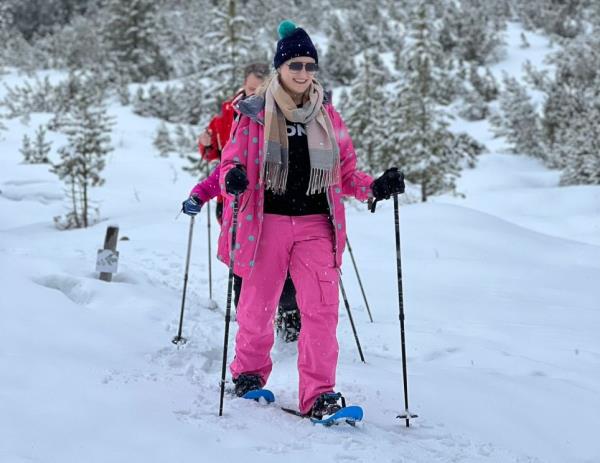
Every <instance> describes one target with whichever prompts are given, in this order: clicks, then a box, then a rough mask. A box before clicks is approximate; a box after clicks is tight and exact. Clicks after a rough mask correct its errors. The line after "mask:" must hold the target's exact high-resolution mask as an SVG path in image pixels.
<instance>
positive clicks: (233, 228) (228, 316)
mask: <svg viewBox="0 0 600 463" xmlns="http://www.w3.org/2000/svg"><path fill="white" fill-rule="evenodd" d="M238 200H239V194H236V195H235V199H234V200H233V223H232V226H231V253H230V255H229V277H228V281H227V307H226V309H225V339H224V341H223V365H222V368H221V398H220V400H219V416H223V397H224V395H225V372H226V369H227V344H228V342H229V322H230V321H231V292H232V289H233V262H234V253H235V238H236V234H237V219H238Z"/></svg>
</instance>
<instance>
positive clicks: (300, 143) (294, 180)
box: [264, 121, 329, 216]
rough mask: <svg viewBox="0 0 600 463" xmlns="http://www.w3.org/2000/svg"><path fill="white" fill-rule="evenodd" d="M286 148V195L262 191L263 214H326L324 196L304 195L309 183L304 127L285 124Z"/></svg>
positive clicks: (326, 207) (289, 123)
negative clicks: (287, 158)
mask: <svg viewBox="0 0 600 463" xmlns="http://www.w3.org/2000/svg"><path fill="white" fill-rule="evenodd" d="M286 125H287V134H288V147H289V153H290V155H289V165H288V178H287V185H286V188H285V193H284V194H281V195H278V194H275V193H273V192H272V191H271V190H265V206H264V212H265V214H279V215H293V216H297V215H309V214H329V204H328V202H327V194H326V193H317V194H314V195H310V196H309V195H307V194H306V191H307V190H308V181H309V179H310V157H309V154H308V137H307V136H306V129H305V126H304V124H299V123H295V122H289V121H286Z"/></svg>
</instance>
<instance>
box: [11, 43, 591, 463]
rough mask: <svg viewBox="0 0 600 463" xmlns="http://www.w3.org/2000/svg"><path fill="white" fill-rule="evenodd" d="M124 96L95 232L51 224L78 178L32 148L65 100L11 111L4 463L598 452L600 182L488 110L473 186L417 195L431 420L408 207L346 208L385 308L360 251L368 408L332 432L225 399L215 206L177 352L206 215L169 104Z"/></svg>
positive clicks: (286, 375)
mask: <svg viewBox="0 0 600 463" xmlns="http://www.w3.org/2000/svg"><path fill="white" fill-rule="evenodd" d="M513 35H515V34H513ZM532 46H533V43H532ZM507 63H509V64H510V66H513V64H514V63H513V62H512V59H509V60H507ZM4 78H10V79H13V80H12V82H14V79H15V77H14V75H9V76H4ZM111 113H112V114H113V115H114V116H115V117H117V126H116V127H115V130H114V132H113V144H114V146H115V148H116V149H115V151H114V152H113V153H111V154H110V156H109V159H108V163H107V168H106V170H105V177H106V179H107V181H106V184H105V186H104V187H102V188H100V189H97V190H95V191H94V192H93V196H92V197H93V198H94V199H95V200H97V201H98V203H99V206H100V209H101V213H102V216H103V217H105V218H106V220H105V221H103V222H101V223H99V224H97V225H95V226H93V227H91V228H89V229H87V230H75V231H58V230H56V229H55V228H54V226H53V221H52V218H53V217H54V216H55V215H58V214H60V213H61V212H63V204H62V196H63V192H62V186H61V184H60V183H59V182H58V181H57V180H56V178H55V176H54V175H52V174H50V173H48V171H47V167H46V166H31V165H23V164H20V158H21V156H20V154H19V152H18V148H19V146H20V140H21V137H22V135H23V133H29V134H33V132H34V131H35V128H36V127H37V125H38V124H39V123H41V122H45V121H46V120H47V118H48V116H47V115H34V116H33V117H32V118H31V121H30V122H29V125H28V126H25V125H23V124H22V123H21V122H20V121H18V120H11V121H5V125H6V126H7V127H8V131H6V132H0V137H3V139H2V140H1V141H0V190H1V193H0V367H1V372H2V376H1V380H0V462H2V463H21V462H36V463H50V462H57V463H68V462H81V461H85V462H102V463H106V462H144V463H150V462H152V463H154V462H156V463H159V462H166V461H174V460H180V459H181V460H184V461H187V460H191V459H193V460H198V461H224V462H227V461H260V462H261V463H265V462H280V461H283V460H285V461H289V462H296V461H298V462H300V461H307V460H309V459H315V458H318V459H319V461H336V462H345V461H361V462H362V461H365V462H366V461H369V462H376V461H377V462H444V463H446V462H494V463H506V462H544V463H546V462H557V463H558V462H561V463H563V462H578V463H583V462H586V463H592V462H598V461H600V443H599V441H598V439H597V438H596V437H594V436H596V435H597V432H598V431H597V430H598V429H599V428H600V417H599V414H598V411H599V410H600V336H599V335H598V333H599V331H600V286H599V285H598V282H599V281H600V188H599V187H569V188H562V187H561V188H559V187H558V186H557V184H558V174H557V173H556V172H552V171H548V170H547V169H545V168H544V167H543V166H542V165H540V164H539V163H537V162H536V161H534V160H531V159H529V158H526V157H523V156H516V155H508V154H503V147H502V143H501V140H492V139H491V138H490V135H489V131H488V127H487V125H486V124H485V123H482V124H464V128H466V129H467V130H469V132H470V133H472V134H475V135H476V136H477V137H478V139H480V140H481V141H483V142H485V143H486V144H487V145H488V147H489V148H490V150H491V153H490V154H487V155H484V156H482V158H481V160H480V163H479V166H478V167H477V168H476V169H474V170H469V171H466V172H465V173H464V175H463V177H462V178H461V180H460V182H459V185H458V186H459V190H460V191H461V192H462V193H464V194H466V198H464V199H462V198H456V197H439V198H434V200H432V201H431V202H430V203H427V204H413V205H408V206H403V207H402V208H401V219H400V220H401V229H402V231H401V235H402V236H401V239H402V257H403V261H402V264H403V272H404V292H405V307H406V332H407V351H408V371H409V396H410V405H411V409H412V411H413V412H416V413H418V414H419V416H420V417H419V418H418V419H416V420H415V421H414V422H413V425H412V427H411V428H408V429H407V428H406V427H404V422H403V421H400V420H397V419H396V415H397V414H398V413H400V412H402V411H403V396H402V371H401V360H400V359H401V356H400V333H399V324H398V308H397V292H396V273H395V271H396V270H395V258H394V249H395V244H394V228H393V227H394V225H393V207H392V204H391V203H384V204H382V205H381V206H378V210H377V213H376V214H371V213H369V212H367V211H366V210H365V208H364V206H360V207H356V208H355V207H349V208H348V215H349V217H348V221H349V238H350V240H351V244H352V246H353V249H354V252H355V256H356V259H357V261H358V263H359V265H360V271H361V276H362V278H363V282H364V285H365V289H366V292H367V295H368V297H369V303H370V306H371V310H372V312H373V317H374V319H375V323H373V324H371V323H369V321H368V317H367V314H366V310H365V308H364V306H363V303H362V300H361V296H360V292H359V289H358V285H357V283H356V280H355V277H354V274H353V269H352V266H351V262H350V259H349V258H348V257H349V256H346V262H345V265H344V283H345V286H346V289H347V292H348V297H349V300H350V303H351V305H352V307H353V310H354V318H355V321H356V322H357V328H358V333H359V336H360V340H361V343H362V347H363V350H364V353H365V357H366V361H367V363H366V364H362V363H361V362H360V360H359V358H358V354H357V351H356V346H355V344H354V338H353V336H352V331H351V329H350V324H349V322H348V319H347V316H346V315H345V310H344V309H343V306H341V307H340V324H339V329H338V337H339V340H340V362H339V366H338V388H339V390H340V391H342V392H343V393H344V394H345V395H346V397H347V398H348V400H349V401H350V402H353V403H358V404H361V405H363V407H364V409H365V419H364V421H363V422H362V423H361V424H360V425H359V426H357V428H350V427H348V426H339V427H335V428H330V429H325V428H321V427H317V426H314V425H311V424H310V423H308V422H306V421H304V420H301V419H298V418H296V417H293V416H291V415H287V414H284V413H282V412H281V411H280V410H279V409H278V407H277V406H275V405H271V406H264V405H259V404H255V403H248V402H247V401H243V400H240V399H237V400H234V399H231V398H228V399H227V400H226V403H225V414H224V416H223V417H218V416H217V414H218V399H219V395H218V392H219V387H218V382H219V378H220V367H221V355H222V343H223V329H224V321H223V307H224V306H225V292H226V270H227V269H226V268H225V267H224V266H223V265H222V264H220V263H219V262H217V261H216V259H213V272H214V279H215V283H214V299H215V300H216V302H217V303H218V306H219V308H218V309H216V310H211V309H209V299H208V278H207V239H206V227H205V224H206V219H205V217H206V215H205V214H202V216H201V218H200V220H198V221H197V227H196V232H195V234H194V246H193V250H192V264H191V269H190V288H189V291H188V301H187V309H186V310H187V312H186V317H185V322H184V335H185V336H187V337H188V339H189V342H188V344H187V345H186V346H185V347H184V348H182V349H179V350H178V349H176V348H175V347H174V346H173V345H172V344H171V342H170V341H171V338H172V337H173V336H174V335H175V334H176V331H177V324H178V317H179V308H180V297H181V288H182V283H183V272H184V263H185V262H184V260H185V251H186V244H187V233H188V227H189V219H188V218H187V217H185V216H180V217H179V218H178V219H177V220H175V217H176V214H177V211H178V209H179V205H180V201H181V200H183V199H184V198H185V197H186V195H187V193H188V191H189V189H190V188H191V186H192V184H193V179H192V178H191V177H190V176H188V174H186V173H183V172H182V171H181V165H182V161H181V160H180V159H179V158H177V157H175V156H173V157H171V158H166V159H165V158H160V157H158V155H157V153H156V152H155V150H154V148H153V147H152V138H153V134H154V131H155V128H156V126H157V125H158V121H157V120H153V119H143V118H140V117H137V116H135V115H133V114H132V113H131V111H130V109H128V108H123V107H121V106H119V105H117V104H114V105H112V106H111ZM53 136H54V137H55V138H53V140H54V145H53V149H56V148H57V147H58V146H59V145H60V143H62V140H61V139H59V138H58V136H55V135H53ZM213 210H214V209H213ZM113 223H116V224H118V225H119V227H120V236H127V237H128V238H129V240H126V241H119V244H118V249H119V251H120V264H119V273H118V274H117V276H116V277H115V281H113V282H112V283H104V282H101V281H99V280H98V279H97V274H96V273H95V272H94V266H95V256H96V250H97V249H98V248H100V247H101V245H102V242H103V239H104V232H105V229H106V226H107V225H108V224H113ZM213 225H214V220H213ZM212 232H213V249H214V246H215V240H216V236H217V232H218V230H217V228H216V227H214V226H213V229H212ZM234 333H235V324H233V326H232V335H233V334H234ZM231 348H232V345H231V346H230V359H231V352H232V349H231ZM273 356H274V360H275V368H274V371H273V374H272V377H271V380H270V383H269V387H270V388H271V389H272V390H273V391H274V392H275V393H276V395H277V399H278V401H277V403H278V405H283V406H292V407H293V406H295V404H296V396H297V373H296V348H295V345H293V344H291V345H290V344H283V343H281V342H279V341H278V342H277V343H276V346H275V348H274V351H273Z"/></svg>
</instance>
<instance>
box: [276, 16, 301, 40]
mask: <svg viewBox="0 0 600 463" xmlns="http://www.w3.org/2000/svg"><path fill="white" fill-rule="evenodd" d="M297 27H298V26H296V25H295V24H294V23H293V22H292V21H290V20H289V19H286V20H285V21H281V23H280V24H279V27H278V28H277V32H278V33H279V38H280V39H285V38H286V37H288V36H290V35H291V34H292V32H294V31H295V30H296V28H297Z"/></svg>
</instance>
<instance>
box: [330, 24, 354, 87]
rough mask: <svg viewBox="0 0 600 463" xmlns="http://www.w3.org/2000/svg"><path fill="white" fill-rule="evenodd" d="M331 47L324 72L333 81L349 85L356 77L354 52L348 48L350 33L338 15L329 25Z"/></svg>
mask: <svg viewBox="0 0 600 463" xmlns="http://www.w3.org/2000/svg"><path fill="white" fill-rule="evenodd" d="M329 31H330V32H329V33H330V35H329V47H328V48H327V53H326V54H325V57H324V60H323V61H324V62H325V64H324V68H325V69H324V72H325V73H326V74H327V77H328V78H329V79H330V80H332V81H333V82H335V83H337V84H340V85H349V84H350V83H351V82H352V80H353V79H354V78H355V77H356V74H357V72H356V66H355V59H354V53H353V52H352V50H349V49H348V43H349V42H350V35H349V34H348V33H347V31H346V30H345V28H344V25H343V23H342V22H341V21H340V20H339V18H338V17H337V16H334V17H333V20H332V22H331V24H330V26H329Z"/></svg>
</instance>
